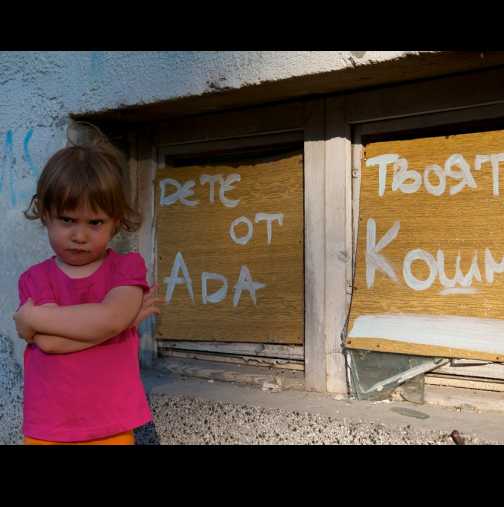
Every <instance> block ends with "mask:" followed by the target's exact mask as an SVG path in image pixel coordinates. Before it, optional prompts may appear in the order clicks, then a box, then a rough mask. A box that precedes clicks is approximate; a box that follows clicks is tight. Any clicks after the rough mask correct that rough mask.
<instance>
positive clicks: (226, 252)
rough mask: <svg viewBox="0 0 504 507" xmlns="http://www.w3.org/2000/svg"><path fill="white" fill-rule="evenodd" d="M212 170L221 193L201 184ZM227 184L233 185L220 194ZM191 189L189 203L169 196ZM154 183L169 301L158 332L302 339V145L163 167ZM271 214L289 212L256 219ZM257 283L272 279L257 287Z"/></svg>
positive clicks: (163, 287)
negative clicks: (252, 155) (205, 275)
mask: <svg viewBox="0 0 504 507" xmlns="http://www.w3.org/2000/svg"><path fill="white" fill-rule="evenodd" d="M233 174H234V175H239V178H240V179H239V180H238V177H237V176H231V175H233ZM204 175H207V176H204ZM217 175H221V176H220V180H217ZM208 176H215V179H216V182H215V184H214V192H213V196H212V192H211V183H208V182H207V183H203V184H202V183H201V181H202V178H203V181H205V178H206V179H207V180H208ZM167 179H170V180H168V182H167ZM173 180H175V181H176V182H177V183H173ZM224 181H227V182H228V183H229V185H228V189H227V190H226V191H221V188H225V187H224V186H223V184H222V182H224ZM190 182H193V183H190ZM177 184H178V185H179V187H177ZM184 185H186V187H185V188H186V189H187V190H188V192H187V196H186V198H185V203H184V200H183V199H177V200H175V202H171V201H173V199H171V198H170V196H172V195H173V194H174V193H175V192H176V189H177V188H183V187H184ZM156 188H157V197H156V203H157V212H156V213H157V222H156V228H157V232H156V234H157V255H158V258H157V278H158V284H159V287H160V292H162V293H164V296H165V301H166V304H165V305H164V306H163V308H162V313H161V316H160V319H159V325H158V330H157V338H159V339H163V338H164V339H171V340H202V341H205V340H206V341H224V342H226V341H227V342H231V341H234V342H261V343H278V344H282V343H284V344H302V343H303V340H304V296H303V295H304V273H303V266H304V264H303V252H304V244H303V157H302V152H301V150H300V151H295V152H293V151H290V152H288V153H284V154H281V155H274V156H267V157H265V156H261V157H258V156H255V158H253V159H251V158H247V159H243V158H242V159H241V160H240V159H235V160H230V161H226V162H216V163H205V164H204V165H202V164H198V165H189V166H184V167H163V168H160V169H159V170H158V173H157V177H156ZM212 201H213V202H212ZM195 202H197V203H196V204H195V205H194V203H195ZM191 204H193V205H191ZM264 213H266V214H281V215H282V218H278V219H275V220H272V221H271V222H269V221H268V220H269V219H264V216H263V217H261V215H258V214H264ZM233 223H234V226H233ZM268 224H270V227H269V226H268ZM268 229H270V235H269V237H268ZM176 260H178V264H177V265H176V264H175V261H176ZM182 262H183V264H182ZM183 265H185V267H186V268H187V273H186V274H184V271H183ZM174 266H175V269H174ZM204 272H205V273H215V274H217V276H216V277H215V279H212V278H210V279H208V281H207V284H206V287H207V290H206V297H205V292H204V283H203V282H202V273H204ZM247 275H249V278H248V279H249V281H248V282H247V281H246V280H247V278H246V277H247ZM240 276H242V283H239V280H240ZM189 278H190V282H189ZM250 280H251V281H250ZM226 282H227V290H225V291H224V289H223V287H224V284H225V283H226ZM253 283H257V284H264V285H258V286H257V288H256V289H255V291H254V289H252V284H253ZM240 287H242V290H241V291H240ZM190 288H192V295H191V291H190ZM221 289H222V290H223V292H222V296H221V297H219V296H218V294H219V290H221ZM254 292H255V293H254ZM254 296H255V302H254ZM222 297H223V299H222Z"/></svg>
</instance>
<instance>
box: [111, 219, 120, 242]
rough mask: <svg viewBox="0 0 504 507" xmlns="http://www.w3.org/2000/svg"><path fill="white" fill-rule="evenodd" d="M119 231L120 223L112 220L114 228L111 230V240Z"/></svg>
mask: <svg viewBox="0 0 504 507" xmlns="http://www.w3.org/2000/svg"><path fill="white" fill-rule="evenodd" d="M120 229H121V221H120V220H118V219H116V220H114V228H113V230H112V238H113V237H114V236H115V235H116V234H117V233H118V232H119V230H120ZM112 238H111V239H112Z"/></svg>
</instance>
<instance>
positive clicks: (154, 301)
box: [131, 284, 163, 327]
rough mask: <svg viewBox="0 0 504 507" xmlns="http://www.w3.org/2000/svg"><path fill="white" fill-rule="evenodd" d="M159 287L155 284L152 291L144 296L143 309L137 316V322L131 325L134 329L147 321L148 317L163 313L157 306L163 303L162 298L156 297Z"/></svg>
mask: <svg viewBox="0 0 504 507" xmlns="http://www.w3.org/2000/svg"><path fill="white" fill-rule="evenodd" d="M157 288H158V286H157V285H156V284H154V285H153V286H152V287H151V288H150V289H149V292H147V293H146V294H144V296H143V300H142V307H141V308H140V311H139V312H138V315H137V316H136V319H135V321H134V322H133V324H132V325H131V326H132V327H138V325H139V324H140V322H142V321H143V320H145V319H146V318H147V317H150V316H151V315H154V314H157V315H159V314H160V313H161V310H160V309H159V308H158V307H157V306H155V305H159V304H161V303H162V302H163V300H162V299H161V298H158V297H157V296H156V290H157Z"/></svg>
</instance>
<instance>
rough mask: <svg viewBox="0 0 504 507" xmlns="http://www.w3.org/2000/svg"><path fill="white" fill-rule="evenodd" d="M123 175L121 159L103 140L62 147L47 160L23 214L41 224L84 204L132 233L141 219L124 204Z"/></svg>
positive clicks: (124, 187) (126, 199)
mask: <svg viewBox="0 0 504 507" xmlns="http://www.w3.org/2000/svg"><path fill="white" fill-rule="evenodd" d="M126 174H127V173H126V161H125V158H124V156H123V155H122V153H121V152H120V151H119V150H118V149H117V148H115V147H114V146H113V145H112V144H110V143H109V142H108V141H107V140H106V139H105V138H104V137H101V136H100V137H98V138H96V139H95V140H94V141H92V142H90V143H89V144H85V145H74V146H68V147H66V148H63V149H61V150H59V151H57V152H56V153H55V154H54V155H52V157H51V158H50V159H49V160H48V161H47V163H46V165H45V167H44V169H43V171H42V174H41V175H40V178H39V180H38V183H37V193H36V194H35V195H34V196H33V198H32V200H31V202H30V205H29V206H28V209H26V210H25V211H24V215H25V217H26V218H28V219H29V220H36V219H41V220H42V222H43V221H44V218H45V217H53V216H58V215H61V214H63V213H64V211H72V210H75V209H76V208H78V207H79V206H81V205H84V206H86V205H87V206H89V207H90V208H91V209H92V210H93V211H94V212H98V211H99V210H101V211H103V212H105V213H106V214H107V215H108V216H109V217H111V218H113V219H116V220H118V221H119V223H120V226H119V229H124V230H126V231H135V230H137V229H138V228H139V227H140V224H141V217H140V214H139V213H138V212H137V211H136V210H134V209H133V208H132V207H131V206H130V204H129V203H128V198H127V187H128V181H127V178H126Z"/></svg>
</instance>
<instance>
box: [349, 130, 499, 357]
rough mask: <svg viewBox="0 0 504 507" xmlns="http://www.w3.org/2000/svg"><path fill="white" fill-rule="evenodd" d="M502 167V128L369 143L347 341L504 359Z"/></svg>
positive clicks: (382, 348)
mask: <svg viewBox="0 0 504 507" xmlns="http://www.w3.org/2000/svg"><path fill="white" fill-rule="evenodd" d="M387 155H388V156H389V157H388V158H389V160H390V161H393V162H391V163H390V164H388V165H386V164H385V162H386V160H385V159H386V156H387ZM393 155H395V157H394V156H393ZM490 155H492V156H493V166H492V159H490V157H489V156H490ZM382 156H384V158H382V159H381V160H382V165H383V167H384V168H385V167H386V171H385V170H384V169H381V170H380V165H379V161H380V159H377V158H375V157H382ZM500 159H502V161H501V160H500ZM501 166H502V168H504V131H491V132H474V133H465V134H459V135H450V136H436V137H425V138H417V139H409V140H399V141H387V142H375V143H370V144H368V145H367V146H365V154H364V159H363V161H362V169H361V189H360V214H359V230H358V242H357V260H356V274H355V283H354V290H353V298H352V306H351V313H350V320H349V326H348V337H347V340H346V346H347V347H349V348H363V349H369V350H380V351H386V352H398V353H406V354H419V355H428V356H429V355H430V356H444V357H463V358H473V359H482V360H490V361H504V320H503V319H504V272H503V273H502V274H501V273H499V271H501V268H500V267H499V263H501V261H502V260H503V256H504V227H503V221H502V218H503V217H504V207H503V204H504V201H503V193H504V181H502V180H504V178H503V177H501V175H500V171H501V170H502V169H501ZM401 167H402V170H403V171H414V172H410V173H402V174H403V175H405V176H408V177H406V178H405V179H404V180H403V181H402V183H401V178H402V176H401V172H400V171H401ZM428 167H429V168H428ZM478 167H479V168H478ZM426 168H428V169H426ZM380 172H381V173H382V178H381V182H380ZM426 172H427V174H428V181H427V186H426V180H425V173H426ZM385 174H386V177H385ZM429 182H430V183H429ZM443 182H444V183H443ZM443 185H444V186H443ZM380 194H382V195H380ZM373 224H374V227H373ZM374 228H375V229H376V232H375V235H374V234H373V229H374ZM457 257H458V260H457ZM457 262H458V264H459V266H458V273H459V274H458V276H456V273H457V269H456V268H457ZM502 268H504V263H503V264H502ZM502 271H504V270H502Z"/></svg>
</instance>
